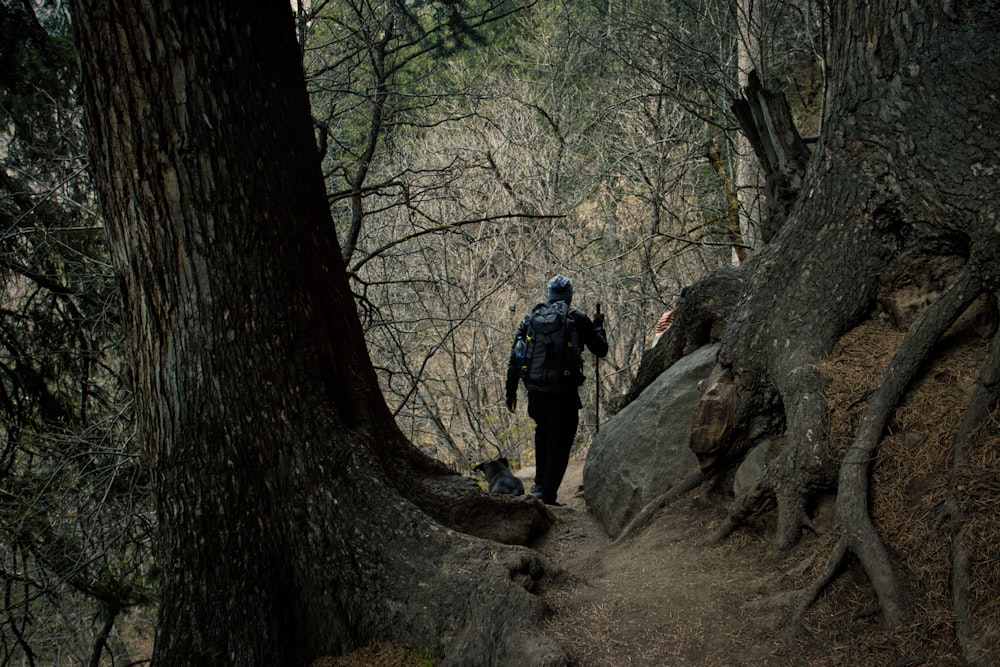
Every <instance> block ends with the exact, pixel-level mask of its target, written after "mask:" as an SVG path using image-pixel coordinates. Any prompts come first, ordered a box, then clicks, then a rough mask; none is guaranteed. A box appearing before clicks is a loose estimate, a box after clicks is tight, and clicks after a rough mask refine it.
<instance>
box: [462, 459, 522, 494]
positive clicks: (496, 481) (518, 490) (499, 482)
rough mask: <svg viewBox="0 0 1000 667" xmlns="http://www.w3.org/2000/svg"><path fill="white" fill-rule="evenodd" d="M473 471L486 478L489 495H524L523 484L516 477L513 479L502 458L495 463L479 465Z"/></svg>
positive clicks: (488, 462) (505, 461)
mask: <svg viewBox="0 0 1000 667" xmlns="http://www.w3.org/2000/svg"><path fill="white" fill-rule="evenodd" d="M473 470H475V471H476V472H481V473H483V475H485V476H486V482H487V483H488V484H489V489H490V493H495V494H499V495H504V496H523V495H524V484H522V483H521V480H519V479H518V478H517V477H514V474H513V473H511V471H510V464H509V463H508V462H507V459H505V458H504V457H502V456H501V457H500V458H498V459H497V460H496V461H487V462H486V463H480V464H479V465H477V466H476V467H475V468H473Z"/></svg>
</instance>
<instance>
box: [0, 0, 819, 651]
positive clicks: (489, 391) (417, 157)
mask: <svg viewBox="0 0 1000 667" xmlns="http://www.w3.org/2000/svg"><path fill="white" fill-rule="evenodd" d="M292 9H293V11H295V12H296V16H297V20H298V26H299V37H300V44H301V48H302V56H303V63H304V67H305V70H306V74H307V81H308V84H309V86H310V91H311V95H312V100H313V115H314V120H315V128H316V136H317V143H318V145H319V146H320V149H321V152H322V154H323V156H324V170H325V173H326V177H327V183H328V196H329V201H330V205H331V208H332V210H333V217H334V220H336V221H337V226H338V229H337V234H338V238H339V239H340V241H341V246H342V250H343V256H344V259H345V262H346V264H347V267H348V271H349V275H350V279H351V284H352V288H353V291H354V294H355V296H356V299H357V304H358V309H359V313H360V315H361V319H362V324H363V327H364V329H365V336H366V341H367V344H368V348H369V351H370V354H371V357H372V361H373V363H374V364H375V367H376V370H377V372H378V374H379V378H380V383H381V386H382V389H383V391H384V394H385V397H386V400H387V402H388V404H389V406H390V408H391V409H392V411H393V413H394V416H395V418H396V420H397V423H398V424H399V425H400V427H401V428H402V429H403V431H404V432H405V433H406V434H407V436H408V437H409V438H410V439H411V440H412V441H413V442H414V443H415V444H416V445H417V446H419V447H420V448H421V449H423V450H424V451H426V452H427V453H429V454H430V455H432V456H434V457H436V458H438V459H440V460H442V461H445V462H446V463H448V464H450V465H453V466H454V467H455V468H456V469H458V470H462V471H467V470H468V466H469V464H470V463H472V462H474V461H478V460H482V459H484V458H492V457H493V456H494V455H495V454H496V453H497V452H502V453H503V454H504V455H506V456H508V457H509V458H511V459H512V460H514V461H516V462H517V463H518V464H530V463H531V461H530V457H531V447H530V430H529V422H528V420H526V419H525V418H524V417H523V415H511V414H509V413H508V412H507V411H506V409H505V408H504V405H503V400H502V399H503V396H502V381H503V375H504V368H505V366H506V360H507V355H508V351H509V346H510V343H511V336H512V332H513V330H514V328H515V326H516V324H517V322H518V321H519V319H520V318H521V316H522V315H523V313H524V312H525V311H526V310H527V309H528V308H529V307H530V306H531V305H532V304H533V303H535V302H537V301H540V300H542V299H543V296H544V286H545V282H546V280H547V279H548V278H549V277H550V276H551V275H553V274H555V273H563V274H564V275H567V276H569V277H570V278H571V279H572V280H573V282H574V284H575V286H576V297H575V303H574V305H577V306H578V307H580V308H582V309H584V310H586V311H588V312H593V310H594V308H595V307H596V305H597V304H598V303H600V304H601V307H602V310H603V311H604V312H605V313H606V314H607V318H608V327H607V328H608V331H609V340H610V342H611V353H610V354H609V357H608V360H607V361H606V362H603V364H602V367H601V368H600V383H601V384H600V389H601V392H600V396H599V399H598V396H597V395H596V392H591V391H588V392H587V394H586V395H585V409H584V413H583V415H584V416H583V427H582V428H581V431H580V442H579V445H578V446H579V448H580V449H583V448H585V447H586V445H587V442H589V438H590V436H591V434H592V432H593V430H594V429H595V428H596V427H597V422H598V419H604V418H606V417H607V416H608V415H609V414H610V413H612V412H613V410H614V408H615V402H616V400H617V399H618V398H619V397H621V396H622V394H623V393H624V392H625V391H626V389H627V387H628V386H629V385H630V383H631V382H632V380H633V378H634V375H635V372H636V368H637V365H638V363H639V361H640V359H641V358H642V355H643V352H644V351H645V350H646V349H647V347H648V346H649V344H650V342H651V340H652V335H653V327H654V324H655V322H656V320H657V318H658V317H659V315H660V314H661V313H662V312H663V311H664V310H666V309H668V308H670V307H671V306H672V304H673V303H674V302H675V300H676V298H677V296H678V294H679V292H680V290H681V288H682V287H683V286H685V285H687V284H691V283H693V282H695V281H697V280H698V279H699V278H700V277H701V276H702V275H704V274H705V273H706V272H708V271H709V270H711V269H713V268H716V267H719V266H722V265H726V264H730V263H738V262H739V261H741V259H742V258H743V257H745V256H746V254H747V253H748V252H751V251H752V250H753V249H754V247H755V246H756V245H757V244H758V237H757V234H758V229H757V223H758V220H757V215H758V214H757V210H758V206H757V202H758V200H759V197H760V196H761V187H762V183H761V182H760V179H759V178H758V176H757V172H756V168H755V158H754V156H753V154H752V151H751V150H750V149H749V147H748V146H746V145H745V144H744V143H742V141H741V138H740V135H739V132H738V129H737V123H736V119H735V117H734V115H733V113H732V111H731V110H730V105H731V104H732V101H733V100H734V99H736V98H738V97H739V96H740V87H741V85H743V83H744V82H745V78H746V75H747V74H748V72H749V71H750V70H751V69H755V70H756V71H757V72H758V74H760V75H761V77H762V78H763V80H764V82H765V84H766V85H767V86H768V87H769V88H770V89H772V90H776V91H781V92H783V93H784V94H785V96H786V98H787V99H788V101H789V103H790V105H791V107H792V109H793V112H794V114H795V119H796V121H797V123H798V125H799V130H800V132H801V133H802V134H803V135H814V134H817V133H818V130H819V125H820V122H821V118H822V110H821V108H820V105H821V102H822V99H823V89H824V79H823V64H824V54H823V35H824V30H825V19H824V14H823V11H822V7H821V6H820V5H816V4H814V3H812V2H771V3H767V4H766V11H764V10H765V7H764V6H762V5H753V6H752V7H749V6H742V5H740V4H739V3H737V4H736V5H734V4H733V3H722V2H713V1H709V0H696V1H694V2H690V3H662V2H651V1H649V2H646V1H625V0H607V1H605V2H597V1H595V2H539V3H525V2H487V1H480V2H468V3H454V2H409V3H397V2H391V1H390V2H383V3H378V2H354V1H349V0H337V1H331V2H313V3H309V4H306V3H301V2H300V3H299V4H298V5H297V6H294V7H293V8H292ZM69 32H70V23H69V17H68V13H67V10H66V8H65V6H64V5H63V4H62V3H61V2H58V1H56V2H47V1H38V2H28V1H25V2H18V1H13V0H12V1H7V0H5V1H4V2H3V3H2V4H0V77H2V79H0V120H2V124H0V159H2V161H3V169H2V170H0V225H2V228H0V229H2V242H3V248H2V255H0V272H2V278H3V281H4V286H3V292H2V293H3V297H2V298H3V302H2V308H0V375H2V377H0V410H2V424H0V429H2V433H0V435H2V442H0V447H2V450H0V480H2V485H0V578H2V581H3V584H4V598H3V604H2V610H3V611H2V616H0V626H2V628H3V630H2V635H0V656H2V660H3V664H10V663H12V662H15V661H24V660H27V661H28V662H29V663H30V662H32V661H36V662H38V663H46V664H94V665H97V664H100V661H101V659H102V656H105V657H106V656H107V655H109V654H113V653H115V652H116V651H123V650H127V649H126V647H124V646H119V647H118V648H116V645H117V644H120V643H121V642H122V641H123V640H122V638H121V634H120V632H119V627H120V626H121V625H122V624H123V623H126V622H127V621H128V619H130V618H136V617H138V618H148V612H149V610H150V609H151V608H153V607H154V606H155V601H156V597H157V577H158V568H157V566H156V563H155V561H154V560H153V558H152V556H151V545H152V543H153V540H154V538H155V530H156V526H155V520H154V513H153V509H152V503H153V498H152V488H151V473H150V470H149V465H148V462H147V461H145V460H144V459H143V457H142V456H141V454H140V449H141V443H137V442H136V440H135V438H134V433H135V430H134V420H133V415H132V413H131V408H132V404H131V401H130V381H129V377H128V371H127V369H126V368H125V367H124V364H123V359H122V354H121V350H120V341H121V338H122V335H123V334H122V331H121V328H120V319H119V314H118V308H119V297H118V293H117V287H118V286H117V284H116V283H115V279H114V276H113V274H112V271H111V267H110V263H109V260H108V256H107V248H106V245H105V238H104V230H103V224H102V220H101V218H100V215H99V212H98V203H97V201H96V194H95V190H94V188H93V186H92V184H91V181H90V179H89V175H88V171H87V169H88V162H87V148H86V146H85V142H84V139H83V131H82V128H81V110H80V108H79V107H78V106H77V104H76V94H77V85H78V80H77V76H78V75H77V67H76V60H75V54H74V51H73V47H72V40H71V39H70V35H69ZM589 375H590V376H591V382H590V383H589V384H588V389H590V390H593V389H594V388H595V385H596V383H595V382H594V376H595V375H596V368H595V369H592V370H590V371H589ZM598 400H599V401H600V402H598Z"/></svg>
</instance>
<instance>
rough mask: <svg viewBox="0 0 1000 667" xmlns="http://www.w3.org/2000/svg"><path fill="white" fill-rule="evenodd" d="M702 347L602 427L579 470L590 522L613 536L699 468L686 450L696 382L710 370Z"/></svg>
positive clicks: (707, 350) (711, 352)
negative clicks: (581, 468) (581, 475)
mask: <svg viewBox="0 0 1000 667" xmlns="http://www.w3.org/2000/svg"><path fill="white" fill-rule="evenodd" d="M718 351H719V346H718V345H706V346H704V347H702V348H700V349H698V350H696V351H695V352H693V353H691V354H689V355H687V356H686V357H683V358H681V359H680V360H678V361H677V362H676V363H674V364H673V365H672V366H670V367H669V368H668V369H667V370H665V371H664V372H663V373H661V374H660V376H659V377H657V378H656V380H654V381H653V382H652V383H651V384H650V385H649V386H648V387H646V389H644V390H643V392H642V393H641V394H640V395H639V397H638V398H636V399H635V400H634V401H632V402H631V403H629V404H628V405H627V406H626V407H625V408H624V409H623V410H622V411H621V412H619V413H618V414H616V415H615V416H614V417H612V418H611V419H610V420H609V421H608V422H607V423H605V424H602V425H601V431H600V433H598V434H597V435H596V436H595V437H594V440H593V442H592V443H591V444H590V449H589V451H588V453H587V461H586V463H585V464H584V467H583V489H584V497H585V498H586V500H587V506H588V509H589V510H590V512H591V513H592V514H593V515H594V518H595V519H597V521H598V522H599V523H600V524H601V526H602V527H603V528H604V530H605V531H607V533H608V534H609V535H611V536H612V537H614V536H616V535H618V534H619V533H620V532H621V530H622V529H623V528H624V527H625V526H626V525H627V524H628V522H629V521H630V520H631V519H632V517H634V516H635V515H636V514H637V513H638V512H639V511H640V510H641V509H642V508H643V507H645V505H646V504H647V503H649V502H650V501H652V500H653V499H654V498H656V497H658V496H660V495H661V494H663V493H664V492H666V491H667V490H668V489H670V487H671V486H672V485H673V484H674V483H675V482H677V481H679V480H680V479H681V478H683V477H685V476H686V475H687V474H688V473H690V472H691V471H692V470H694V469H696V468H697V467H698V459H697V458H696V457H695V455H694V453H693V452H692V451H691V449H690V448H689V447H688V441H689V437H690V433H691V414H692V412H693V411H694V407H695V405H696V404H697V403H698V400H699V399H700V398H701V394H699V393H698V389H697V385H698V382H699V381H701V380H703V379H705V378H706V377H707V376H708V374H709V373H710V372H711V370H712V368H713V367H714V366H715V361H716V355H717V353H718Z"/></svg>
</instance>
